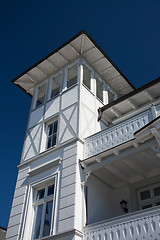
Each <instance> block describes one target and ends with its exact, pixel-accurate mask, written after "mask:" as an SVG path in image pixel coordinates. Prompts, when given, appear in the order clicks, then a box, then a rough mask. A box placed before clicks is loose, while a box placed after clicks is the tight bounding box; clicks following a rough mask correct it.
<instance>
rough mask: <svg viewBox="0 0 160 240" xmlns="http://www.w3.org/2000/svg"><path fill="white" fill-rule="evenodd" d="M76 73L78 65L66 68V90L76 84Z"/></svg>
mask: <svg viewBox="0 0 160 240" xmlns="http://www.w3.org/2000/svg"><path fill="white" fill-rule="evenodd" d="M77 71H78V65H77V64H76V65H74V66H72V67H70V68H68V74H67V88H69V87H71V86H73V85H74V84H76V83H77Z"/></svg>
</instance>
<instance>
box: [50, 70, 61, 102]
mask: <svg viewBox="0 0 160 240" xmlns="http://www.w3.org/2000/svg"><path fill="white" fill-rule="evenodd" d="M60 82H61V75H58V76H57V77H55V78H53V81H52V90H51V98H52V97H55V96H57V95H58V94H59V93H60Z"/></svg>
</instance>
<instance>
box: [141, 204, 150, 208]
mask: <svg viewBox="0 0 160 240" xmlns="http://www.w3.org/2000/svg"><path fill="white" fill-rule="evenodd" d="M150 207H152V204H148V205H145V206H142V209H147V208H150Z"/></svg>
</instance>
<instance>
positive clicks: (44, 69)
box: [12, 30, 135, 96]
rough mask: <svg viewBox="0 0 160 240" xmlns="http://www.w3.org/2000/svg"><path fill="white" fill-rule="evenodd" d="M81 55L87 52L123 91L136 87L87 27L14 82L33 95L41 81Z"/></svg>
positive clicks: (123, 92)
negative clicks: (86, 29)
mask: <svg viewBox="0 0 160 240" xmlns="http://www.w3.org/2000/svg"><path fill="white" fill-rule="evenodd" d="M79 56H83V57H84V58H85V59H86V60H87V62H88V63H89V64H90V65H91V66H92V67H93V68H94V69H95V70H96V71H97V72H98V73H99V74H100V75H101V76H102V78H103V79H104V80H105V81H106V82H107V83H108V84H109V85H110V86H111V87H112V88H113V89H114V90H115V91H116V92H117V93H118V94H119V95H121V96H122V95H125V94H128V93H129V92H131V91H133V90H134V89H135V87H134V86H133V84H132V83H130V82H129V80H128V79H127V78H126V76H125V75H124V74H123V73H122V72H121V71H120V70H119V69H118V67H117V66H116V65H115V64H114V63H113V62H112V61H111V59H110V58H109V57H108V56H107V55H106V53H105V52H104V51H103V50H102V49H101V48H100V47H99V45H98V44H97V43H96V42H95V41H94V40H93V38H92V37H91V36H90V35H89V34H88V32H86V31H85V30H83V31H81V32H80V33H79V34H77V35H75V36H74V37H73V38H71V39H70V40H69V41H67V42H66V43H64V44H63V45H62V46H60V47H58V48H57V49H56V50H54V51H53V52H51V53H50V54H49V55H47V56H46V57H44V58H43V59H42V60H40V61H39V62H37V63H36V64H34V65H33V66H31V67H30V68H29V69H27V70H26V71H24V72H23V73H22V74H20V75H19V76H17V77H16V78H14V79H13V80H12V82H13V83H14V84H16V85H17V86H18V87H20V88H21V89H22V90H23V91H25V92H26V93H27V94H28V95H30V96H32V95H33V91H34V87H35V85H36V84H37V83H40V82H42V81H43V80H44V79H45V78H47V77H48V76H50V75H51V74H54V73H55V72H56V71H58V70H59V69H60V68H62V67H64V66H65V65H66V64H68V63H69V62H72V61H73V60H75V59H76V58H77V57H79Z"/></svg>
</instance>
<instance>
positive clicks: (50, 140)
mask: <svg viewBox="0 0 160 240" xmlns="http://www.w3.org/2000/svg"><path fill="white" fill-rule="evenodd" d="M57 128H58V121H57V120H56V121H54V122H53V123H51V124H49V125H47V145H46V148H47V149H49V148H51V147H53V146H55V145H56V139H57Z"/></svg>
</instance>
